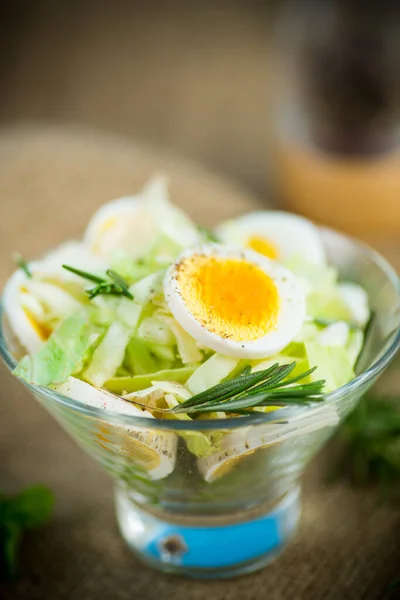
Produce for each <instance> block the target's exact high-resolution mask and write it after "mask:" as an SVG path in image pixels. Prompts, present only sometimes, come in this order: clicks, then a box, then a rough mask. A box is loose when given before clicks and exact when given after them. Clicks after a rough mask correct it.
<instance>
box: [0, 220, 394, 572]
mask: <svg viewBox="0 0 400 600" xmlns="http://www.w3.org/2000/svg"><path fill="white" fill-rule="evenodd" d="M321 233H322V237H323V241H324V245H325V248H326V251H327V255H328V259H329V261H330V262H331V264H333V265H334V266H336V267H337V268H338V270H339V273H340V277H341V279H346V280H350V281H354V282H356V283H360V284H361V285H362V286H364V288H365V289H366V290H367V293H368V295H369V299H370V305H371V308H372V311H373V313H374V318H373V319H372V321H371V326H370V328H369V330H368V335H367V337H366V342H365V345H364V349H363V352H362V354H361V357H360V359H359V361H358V365H357V376H356V378H355V379H354V380H353V381H351V382H350V383H348V384H346V385H344V386H343V387H341V388H339V389H337V390H335V391H334V392H332V393H330V394H327V395H326V397H325V400H324V402H323V403H318V404H314V405H308V406H306V407H295V406H291V407H288V408H285V409H281V410H280V411H277V412H273V413H269V414H264V413H258V414H254V416H253V415H252V416H249V417H238V418H232V419H224V420H221V419H212V420H197V421H168V420H159V419H146V418H140V417H132V416H126V415H120V414H117V413H114V412H110V411H108V410H105V409H104V410H102V409H95V408H92V407H88V406H85V405H84V404H83V403H80V402H79V401H75V400H73V399H71V398H69V397H66V396H63V395H61V394H59V393H56V392H54V391H52V390H50V389H46V388H41V387H36V386H33V385H29V384H26V383H25V385H26V387H28V388H29V389H30V391H31V392H32V393H33V395H34V396H35V397H36V398H37V400H38V401H39V402H40V403H41V404H42V405H43V406H44V407H45V408H46V409H47V410H48V411H49V412H50V413H51V414H52V415H54V417H55V418H56V419H57V421H59V423H60V424H61V425H62V426H63V427H64V428H65V429H66V430H67V431H68V432H69V433H70V434H71V435H72V436H73V437H74V438H75V440H76V441H77V443H78V444H79V445H80V446H81V447H82V448H83V449H85V450H86V451H87V452H88V453H89V454H90V455H91V456H93V457H94V458H95V459H96V460H97V461H99V463H100V464H102V465H103V467H104V468H105V469H106V470H107V471H108V473H109V474H110V475H111V477H112V479H113V480H114V484H115V497H116V512H117V519H118V523H119V527H120V530H121V533H122V536H123V537H124V539H125V540H126V542H127V543H128V545H129V546H130V547H131V548H132V550H133V551H134V552H135V553H136V554H137V555H138V556H139V557H140V558H141V559H142V560H144V561H145V562H146V563H148V564H150V565H151V566H153V567H155V568H157V569H160V570H163V571H167V572H173V573H179V574H183V575H188V576H192V577H229V576H233V575H238V574H241V573H246V572H249V571H253V570H255V569H257V568H259V567H262V566H263V565H266V564H268V563H269V562H271V561H272V560H273V559H274V558H275V557H276V556H277V555H278V554H279V553H280V552H281V551H282V550H283V549H284V548H285V546H286V544H287V543H288V541H289V540H290V538H291V537H292V536H293V534H294V533H295V531H296V529H297V525H298V522H299V517H300V488H301V483H300V480H301V475H302V473H303V472H304V470H305V468H306V466H307V464H308V463H309V461H310V459H311V458H313V456H314V455H315V454H316V453H317V451H318V450H319V449H320V448H321V446H322V445H323V444H324V443H325V442H326V440H327V439H328V438H329V437H330V436H331V435H332V433H333V431H334V430H335V428H336V427H337V426H338V425H339V423H340V422H341V421H342V420H343V419H344V418H345V417H346V416H347V415H348V414H349V413H350V411H351V410H352V409H353V408H354V407H355V405H356V404H357V402H358V400H359V398H360V397H361V396H362V394H364V392H365V391H366V390H367V389H368V388H369V386H370V385H371V384H372V383H373V382H374V381H375V380H376V379H377V377H378V376H379V375H380V374H381V373H382V372H383V370H384V369H385V368H386V367H387V365H388V363H389V362H390V360H391V359H392V358H393V356H394V355H395V353H396V351H397V349H398V347H399V343H400V329H399V314H400V311H399V308H400V297H399V289H398V280H397V276H396V273H395V272H394V271H393V270H392V268H391V267H390V266H389V265H388V264H387V262H386V261H385V260H384V259H383V258H382V257H381V256H380V255H379V254H377V253H376V252H374V251H373V250H371V249H369V248H368V247H367V246H365V245H363V244H360V243H358V242H356V241H354V240H352V239H351V238H349V237H346V236H343V235H340V234H338V233H335V232H333V231H330V230H327V229H322V230H321ZM1 323H2V326H1V328H0V351H1V354H2V356H3V359H4V361H5V362H6V364H7V365H8V367H9V368H10V370H11V369H13V368H14V366H15V359H14V357H13V356H12V354H11V352H10V347H11V340H10V337H9V336H7V331H6V329H7V328H6V327H5V323H4V319H1ZM203 434H204V435H205V436H207V439H211V440H213V441H214V442H215V445H216V446H217V447H218V451H216V452H215V453H214V455H213V456H211V457H196V456H195V454H194V453H196V442H198V441H199V439H204V438H203V437H202V436H203ZM188 447H190V448H191V449H192V450H193V451H194V453H193V452H189V450H188ZM156 449H157V451H156ZM237 449H241V454H240V455H239V456H238V452H236V450H237ZM227 456H230V457H231V459H230V460H225V459H226V457H227ZM219 463H221V464H220V465H219ZM163 465H164V467H163ZM165 465H166V466H165ZM210 465H212V466H213V468H210ZM210 473H211V474H210Z"/></svg>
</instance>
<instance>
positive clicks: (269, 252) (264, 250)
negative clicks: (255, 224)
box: [247, 236, 279, 260]
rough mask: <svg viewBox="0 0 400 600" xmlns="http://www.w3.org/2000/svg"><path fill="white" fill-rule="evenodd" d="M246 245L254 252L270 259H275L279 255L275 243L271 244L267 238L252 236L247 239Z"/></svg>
mask: <svg viewBox="0 0 400 600" xmlns="http://www.w3.org/2000/svg"><path fill="white" fill-rule="evenodd" d="M247 247H248V248H250V250H254V252H258V253H259V254H263V255H264V256H267V257H268V258H271V259H272V260H276V259H277V258H278V257H279V252H278V248H277V247H276V246H275V244H272V243H271V242H269V241H268V240H266V239H265V238H262V237H258V236H252V237H250V238H249V239H248V240H247Z"/></svg>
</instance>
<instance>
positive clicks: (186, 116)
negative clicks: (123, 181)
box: [0, 0, 276, 193]
mask: <svg viewBox="0 0 400 600" xmlns="http://www.w3.org/2000/svg"><path fill="white" fill-rule="evenodd" d="M274 4H276V3H274V2H271V1H270V0H269V1H268V0H265V1H261V0H214V1H211V0H186V1H179V0H164V1H163V0H151V1H149V0H130V1H129V0H125V1H123V0H114V1H111V2H110V0H69V1H68V2H60V1H55V2H54V1H53V2H51V1H46V0H34V1H32V0H25V1H22V0H9V1H5V2H2V4H1V7H2V8H1V20H0V77H1V82H2V83H1V105H0V118H1V123H2V124H3V125H4V124H7V125H8V124H12V123H16V122H21V120H22V121H25V122H26V121H32V120H34V121H38V120H39V121H46V122H49V121H50V122H57V123H59V122H62V123H68V124H71V123H73V124H83V125H85V126H89V127H96V128H100V129H104V130H109V131H113V132H117V133H119V134H122V135H124V136H128V137H130V138H134V139H135V140H139V141H140V140H146V141H150V142H153V143H155V144H157V145H161V146H164V147H167V148H173V149H174V150H176V151H178V152H180V153H184V154H187V155H189V156H191V157H194V158H196V159H200V160H202V161H203V162H205V163H208V164H210V165H212V166H213V167H215V168H217V169H221V170H222V171H224V172H225V173H227V174H230V175H232V176H235V177H236V178H239V179H241V180H242V181H243V182H244V183H245V184H247V185H249V186H250V187H251V188H252V189H254V190H256V191H257V192H259V193H265V170H266V164H267V159H266V144H267V130H268V123H267V113H268V102H269V90H268V71H269V64H268V60H269V52H268V46H269V39H270V30H271V14H272V13H273V11H274V8H275V7H274Z"/></svg>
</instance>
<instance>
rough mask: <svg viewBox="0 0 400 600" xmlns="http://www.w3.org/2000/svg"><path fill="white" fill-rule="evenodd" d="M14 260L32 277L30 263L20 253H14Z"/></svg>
mask: <svg viewBox="0 0 400 600" xmlns="http://www.w3.org/2000/svg"><path fill="white" fill-rule="evenodd" d="M14 260H15V262H16V263H17V265H18V267H19V268H20V269H21V270H22V271H23V272H24V273H25V275H26V276H27V277H29V279H30V278H31V277H32V273H31V271H30V269H29V266H28V263H27V262H26V260H24V259H23V258H22V256H21V255H20V254H14Z"/></svg>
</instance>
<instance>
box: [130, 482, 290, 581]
mask: <svg viewBox="0 0 400 600" xmlns="http://www.w3.org/2000/svg"><path fill="white" fill-rule="evenodd" d="M142 519H143V520H144V521H145V528H146V530H147V532H148V533H150V532H151V533H150V535H146V536H145V538H146V539H145V540H142V544H141V548H140V550H141V551H142V552H144V553H145V554H147V555H148V556H149V558H153V559H157V560H161V561H162V562H164V563H165V562H169V563H170V564H171V565H181V566H183V567H193V568H204V569H207V568H209V569H217V568H221V567H229V566H231V565H236V564H238V563H241V562H246V561H251V560H254V559H256V558H257V557H261V556H263V555H265V554H268V553H269V552H271V551H273V550H277V549H278V548H279V547H280V546H281V545H282V543H283V542H284V541H285V540H286V538H287V537H288V535H289V534H290V533H291V531H292V530H293V529H294V528H295V527H296V524H297V520H298V491H297V490H296V493H295V494H290V498H289V497H286V498H285V500H284V501H283V502H282V503H281V505H280V506H278V507H277V508H276V509H275V510H274V511H271V512H269V513H268V514H267V515H264V516H262V517H259V518H257V519H254V520H251V521H246V522H242V523H238V524H233V525H223V526H220V527H192V526H186V525H176V524H172V523H166V522H163V521H160V520H159V519H157V518H154V517H152V516H150V515H149V514H148V513H147V514H143V515H142Z"/></svg>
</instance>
